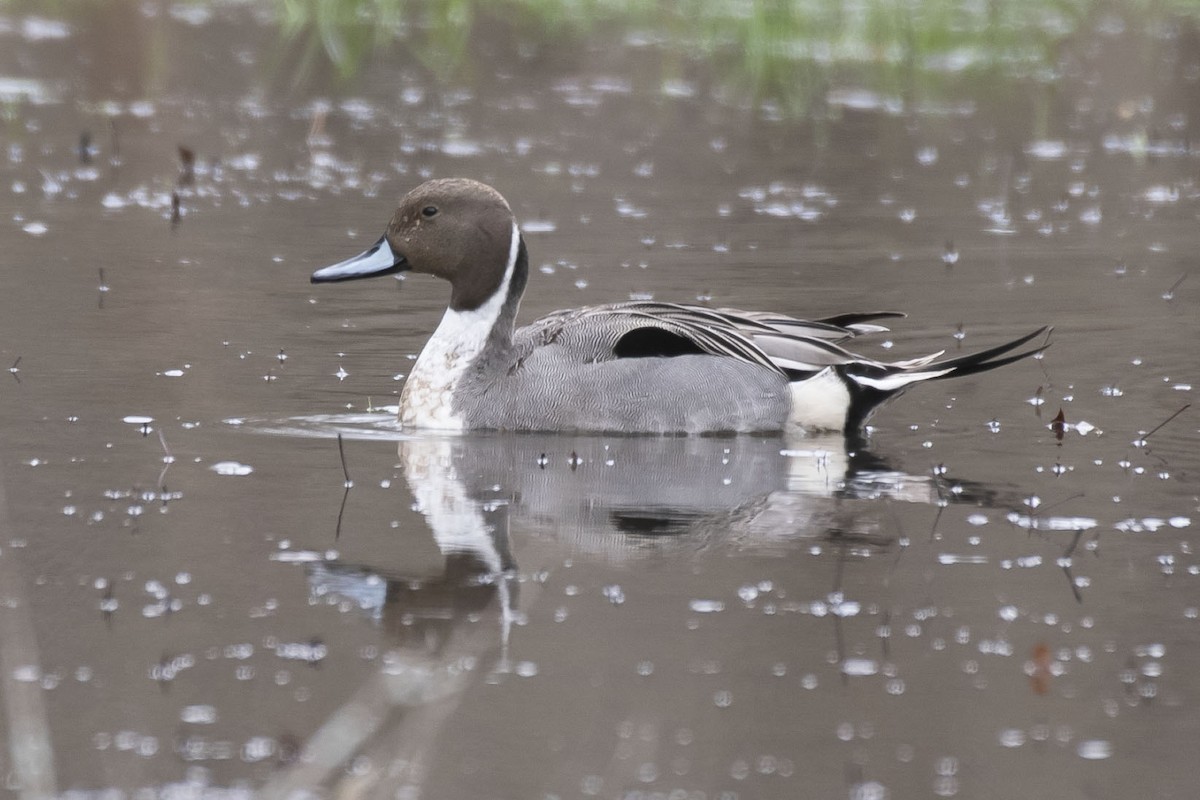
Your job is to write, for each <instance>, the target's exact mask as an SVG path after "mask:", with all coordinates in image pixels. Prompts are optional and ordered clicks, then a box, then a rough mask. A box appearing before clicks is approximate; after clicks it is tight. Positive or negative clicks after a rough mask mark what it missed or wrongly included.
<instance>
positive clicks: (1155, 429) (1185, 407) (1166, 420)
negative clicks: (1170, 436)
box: [1141, 403, 1192, 443]
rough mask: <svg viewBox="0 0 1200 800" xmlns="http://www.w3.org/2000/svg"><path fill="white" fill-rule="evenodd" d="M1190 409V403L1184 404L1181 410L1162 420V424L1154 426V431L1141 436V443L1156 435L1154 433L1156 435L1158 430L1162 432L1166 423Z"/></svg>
mask: <svg viewBox="0 0 1200 800" xmlns="http://www.w3.org/2000/svg"><path fill="white" fill-rule="evenodd" d="M1191 407H1192V404H1191V403H1185V404H1184V406H1183V408H1181V409H1179V410H1178V411H1176V412H1175V413H1174V414H1172V415H1171V416H1169V417H1167V418H1166V419H1164V420H1163V421H1162V422H1160V423H1158V424H1157V425H1155V426H1154V430H1152V431H1150V432H1149V433H1147V434H1146V435H1145V436H1143V437H1142V438H1141V441H1142V442H1143V443H1144V442H1145V441H1146V440H1147V439H1149V438H1150V437H1151V436H1153V435H1154V434H1156V433H1158V432H1159V431H1160V430H1162V429H1163V427H1164V426H1165V425H1166V424H1167V423H1168V422H1170V421H1171V420H1173V419H1175V418H1176V417H1178V416H1179V415H1180V414H1182V413H1183V412H1185V411H1187V410H1188V409H1189V408H1191Z"/></svg>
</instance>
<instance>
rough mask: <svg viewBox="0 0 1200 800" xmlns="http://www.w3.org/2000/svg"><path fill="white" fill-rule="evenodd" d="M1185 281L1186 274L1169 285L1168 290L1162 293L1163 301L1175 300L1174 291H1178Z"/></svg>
mask: <svg viewBox="0 0 1200 800" xmlns="http://www.w3.org/2000/svg"><path fill="white" fill-rule="evenodd" d="M1185 280H1187V273H1186V272H1185V273H1183V274H1182V275H1180V276H1179V280H1177V281H1175V282H1174V283H1172V284H1171V288H1170V289H1167V290H1166V291H1165V292H1163V300H1174V299H1175V290H1176V289H1178V288H1179V287H1180V286H1181V285H1182V284H1183V282H1184V281H1185Z"/></svg>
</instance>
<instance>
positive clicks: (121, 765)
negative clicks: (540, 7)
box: [0, 4, 1200, 798]
mask: <svg viewBox="0 0 1200 800" xmlns="http://www.w3.org/2000/svg"><path fill="white" fill-rule="evenodd" d="M0 10H2V12H3V13H2V14H0V97H3V99H4V103H5V126H4V129H3V132H2V133H0V141H2V142H3V145H4V149H3V151H2V153H0V212H3V213H0V226H3V227H2V228H0V230H3V233H2V234H0V235H2V239H0V241H3V243H4V254H3V257H2V258H0V359H3V364H2V366H4V367H5V368H6V370H8V374H6V375H3V376H0V377H3V379H4V380H3V383H4V385H3V388H0V409H2V416H0V443H2V444H3V451H2V460H0V466H2V468H3V471H2V473H0V474H2V479H3V490H4V491H3V493H2V494H0V499H2V500H3V501H4V502H3V504H2V505H0V565H2V570H0V583H2V592H0V594H2V595H3V597H4V598H5V601H4V609H3V615H2V616H3V619H4V625H5V626H6V627H5V629H4V636H3V639H2V644H0V648H2V655H3V671H4V674H3V675H2V676H0V677H2V679H3V689H4V697H5V703H6V720H7V724H8V727H7V729H6V734H5V738H6V741H7V742H8V744H9V745H10V746H9V748H8V750H7V755H5V756H4V757H3V765H4V770H5V773H6V774H7V775H8V776H9V778H8V781H9V785H10V786H11V787H12V788H13V790H14V791H20V790H21V789H22V788H23V789H24V790H25V791H26V792H28V796H36V793H37V790H38V789H41V790H44V791H45V792H48V793H68V792H70V793H71V795H70V796H72V797H75V796H79V797H105V798H108V797H134V796H138V797H141V796H156V795H158V794H162V795H164V796H167V795H170V796H177V795H175V794H174V793H175V792H182V791H186V792H189V793H195V794H197V795H200V796H214V797H216V796H224V795H225V794H226V792H229V793H232V794H237V795H251V794H261V795H263V796H287V795H288V793H289V792H292V791H294V790H305V791H312V792H315V793H316V794H317V795H318V796H334V795H337V794H340V793H342V792H350V791H357V792H361V793H363V794H364V796H372V797H373V796H379V797H384V796H386V797H397V796H399V797H418V796H420V797H431V798H439V797H455V798H476V797H478V798H513V797H531V798H533V797H537V798H570V797H593V796H594V797H613V798H618V797H619V798H634V797H672V798H675V797H680V798H760V797H828V796H849V797H855V798H867V797H871V798H876V797H893V798H901V797H924V796H930V795H931V794H932V795H934V796H939V797H953V796H960V797H978V796H996V797H1030V796H1033V797H1049V796H1055V797H1068V798H1071V797H1079V798H1085V797H1086V798H1124V797H1134V796H1136V797H1163V798H1167V797H1187V796H1190V795H1191V793H1192V792H1193V791H1194V790H1193V788H1192V787H1193V786H1194V778H1193V777H1192V774H1193V769H1192V761H1194V753H1195V749H1196V744H1197V742H1198V741H1200V730H1198V723H1197V717H1196V715H1195V713H1194V709H1195V708H1196V707H1197V704H1198V703H1200V681H1197V679H1196V677H1195V676H1196V674H1197V673H1198V668H1200V652H1198V651H1197V648H1196V645H1195V642H1196V639H1197V630H1198V629H1197V625H1200V622H1198V621H1197V618H1198V617H1200V590H1198V584H1197V581H1198V580H1200V577H1198V576H1200V562H1198V561H1197V557H1196V555H1195V552H1194V545H1193V544H1192V540H1193V537H1194V533H1193V532H1194V531H1195V529H1196V528H1195V522H1194V520H1195V518H1196V516H1197V513H1198V509H1200V499H1198V496H1197V489H1196V487H1197V480H1196V476H1197V472H1198V470H1200V457H1198V456H1197V453H1198V452H1200V428H1198V423H1197V420H1198V419H1200V418H1198V417H1197V416H1196V409H1194V408H1193V409H1190V410H1187V411H1184V412H1183V413H1182V414H1180V415H1179V416H1178V417H1176V418H1175V419H1174V420H1172V421H1171V422H1170V423H1168V424H1167V425H1166V426H1164V427H1162V428H1161V429H1160V430H1157V431H1155V432H1154V433H1153V434H1151V435H1150V436H1149V438H1148V439H1147V438H1146V437H1145V434H1146V433H1147V432H1149V431H1151V430H1152V429H1154V428H1155V427H1156V426H1158V425H1159V424H1160V423H1161V422H1163V421H1164V420H1167V419H1168V418H1170V417H1171V415H1172V414H1174V413H1175V412H1177V411H1178V410H1179V409H1180V408H1182V407H1184V406H1185V405H1186V404H1189V403H1192V402H1194V400H1193V398H1194V394H1195V390H1194V388H1193V386H1194V384H1195V382H1196V380H1197V371H1198V362H1197V356H1196V343H1197V341H1198V337H1200V315H1198V314H1197V313H1196V302H1197V301H1196V298H1197V291H1198V290H1200V275H1197V274H1196V272H1197V268H1196V261H1195V258H1194V244H1195V236H1196V219H1197V199H1198V197H1200V193H1198V190H1197V186H1196V172H1197V160H1196V155H1195V151H1194V149H1193V147H1194V145H1193V144H1192V143H1193V142H1194V141H1195V140H1196V137H1195V135H1194V134H1195V125H1196V124H1197V115H1196V105H1195V100H1194V98H1195V96H1196V95H1195V91H1196V88H1195V87H1196V80H1197V77H1196V67H1195V65H1196V64H1197V63H1198V60H1200V51H1197V49H1196V41H1197V38H1196V36H1195V27H1194V23H1193V22H1191V21H1189V20H1188V19H1187V18H1184V17H1180V18H1176V17H1171V16H1167V17H1164V18H1162V19H1154V20H1151V21H1149V22H1146V21H1139V20H1138V19H1134V18H1127V19H1121V18H1118V17H1112V16H1104V15H1103V14H1093V15H1084V17H1083V18H1082V19H1081V20H1079V21H1077V22H1076V23H1074V27H1070V28H1069V29H1068V30H1061V29H1059V28H1047V30H1048V31H1051V32H1052V33H1053V36H1050V34H1047V35H1048V37H1050V38H1053V45H1052V46H1051V45H1047V46H1046V47H1045V48H1044V49H1038V48H1033V50H1035V51H1036V52H1025V51H1022V52H1023V53H1024V55H1023V56H1022V57H1021V58H1019V59H1018V58H1015V57H1011V51H1009V50H1005V51H1003V52H1005V53H1009V54H1010V56H1006V57H1004V58H1000V57H998V56H997V55H996V54H995V53H993V54H992V57H987V56H988V51H986V50H979V49H977V48H978V42H977V41H976V40H975V39H973V38H972V39H970V40H965V41H964V42H963V43H962V46H961V47H959V48H957V49H955V48H954V47H951V48H950V49H949V51H947V50H936V49H931V50H929V52H925V51H923V50H919V51H915V52H914V51H908V57H899V58H892V57H891V56H890V55H888V54H890V53H893V51H892V50H886V49H885V50H884V51H882V53H883V54H882V55H881V56H880V58H878V59H877V60H876V61H872V59H854V58H850V57H847V56H846V55H845V52H843V51H839V52H840V53H841V54H840V55H837V56H836V57H834V58H833V59H832V61H831V60H829V59H826V58H823V57H817V58H814V59H810V58H806V57H805V56H804V52H803V48H800V52H793V51H788V52H793V55H792V56H791V58H790V60H788V59H784V60H783V61H782V62H779V61H771V62H770V63H771V64H773V65H774V66H773V67H772V69H776V70H782V71H781V72H779V73H778V75H779V76H780V78H779V80H774V79H770V75H767V76H766V77H765V78H762V82H760V83H757V84H756V83H755V82H754V75H756V74H757V75H760V77H761V76H762V75H764V74H765V73H763V72H762V71H761V70H759V72H755V71H754V70H753V69H750V70H749V72H741V71H739V69H742V67H738V66H737V64H739V63H741V64H743V67H745V68H747V69H748V67H746V65H749V67H752V66H753V62H752V61H744V62H742V61H739V59H738V58H736V57H734V56H735V54H736V52H738V50H737V48H739V47H741V48H743V49H746V50H747V52H749V49H748V44H745V43H739V42H736V41H735V42H733V43H728V44H726V45H723V46H722V45H720V43H719V42H718V44H717V45H716V48H717V49H716V50H714V51H712V53H710V54H708V55H698V54H700V53H703V52H705V51H701V50H699V49H697V50H695V51H694V52H693V53H692V54H691V55H689V53H688V48H687V47H686V46H682V47H681V46H680V45H678V43H676V42H674V40H673V39H672V33H671V31H670V30H669V29H659V28H656V27H655V26H656V25H658V24H659V23H658V22H656V21H654V20H650V21H646V20H641V21H637V20H635V21H634V22H632V23H621V22H620V21H613V20H611V19H610V20H606V21H604V22H603V23H602V24H597V25H595V26H594V27H593V28H591V29H589V30H587V31H586V33H580V32H579V31H578V30H575V29H573V28H570V27H569V26H568V27H567V28H563V29H555V28H553V26H548V27H547V28H546V29H542V28H540V27H538V26H532V25H526V24H523V23H522V22H520V20H518V19H513V20H509V21H508V22H505V21H503V20H501V21H497V20H496V19H495V18H493V17H489V16H486V15H485V14H484V13H483V12H479V13H478V14H477V16H476V17H474V18H473V20H474V21H473V23H472V24H471V25H470V26H469V27H468V28H463V30H469V31H470V34H469V35H468V36H467V37H466V38H465V40H464V41H463V42H462V43H461V45H462V46H461V48H460V49H459V50H454V49H453V48H452V47H451V46H450V44H452V43H448V42H446V41H444V40H439V39H437V35H442V34H445V32H446V31H447V30H454V28H453V26H450V27H449V28H443V27H438V26H437V25H435V24H434V23H432V22H430V21H429V20H428V19H426V20H425V22H423V23H422V22H420V21H419V20H417V21H413V22H412V23H411V28H410V29H409V30H408V32H407V33H406V34H405V35H403V36H402V37H401V38H399V39H397V40H395V42H394V43H393V42H392V40H391V39H388V40H387V42H388V44H387V45H386V46H383V47H381V48H379V49H376V50H370V49H369V48H363V49H361V51H360V50H354V51H353V53H352V54H351V55H352V56H353V57H351V58H350V59H349V62H348V63H347V64H344V65H343V75H344V76H343V77H341V78H339V77H337V72H336V70H335V69H334V68H333V67H332V66H330V65H328V64H325V63H324V62H323V61H322V60H321V58H319V57H318V58H315V60H314V61H312V62H311V63H309V62H306V61H304V59H303V58H301V57H299V56H297V50H296V49H295V48H297V47H300V48H301V49H300V51H299V52H301V53H303V52H304V51H303V46H305V43H306V42H308V40H307V39H305V38H304V35H299V38H298V39H296V40H293V44H292V45H288V44H287V42H286V40H285V39H283V38H282V36H281V33H280V31H281V27H280V26H281V18H280V17H278V16H277V15H276V13H275V11H274V10H273V7H271V6H266V5H253V6H241V5H232V6H227V5H219V6H214V7H206V6H198V7H193V6H172V5H136V4H121V5H118V6H113V7H111V8H110V7H108V6H106V7H105V11H104V12H103V13H102V12H100V11H98V10H94V11H90V12H80V13H79V14H78V15H76V16H72V17H67V18H63V19H57V18H54V19H51V18H48V17H43V16H38V15H31V14H30V13H29V12H27V11H25V10H23V8H22V9H20V10H18V9H17V8H15V7H3V9H0ZM522 13H525V12H522ZM520 19H525V18H524V17H521V18H520ZM355 30H357V29H355ZM547 31H550V32H549V33H547ZM439 32H440V33H439ZM347 36H350V34H347ZM1054 37H1057V38H1054ZM351 38H352V37H351ZM348 41H349V40H348ZM839 41H843V42H844V41H845V40H844V39H843V40H839ZM297 43H298V44H297ZM820 44H821V42H820V41H819V40H818V41H817V42H816V45H820ZM921 46H922V47H925V46H926V45H921ZM722 48H723V49H722ZM835 49H836V48H835ZM776 50H778V48H777V49H776ZM785 50H786V48H785ZM817 50H818V51H819V52H824V51H823V50H821V48H820V47H817ZM773 52H774V51H773ZM903 52H904V51H901V53H902V55H903ZM947 52H950V53H952V54H957V55H955V57H954V58H951V57H949V56H947V55H946V53H947ZM431 53H434V54H436V53H441V54H442V57H441V59H440V60H439V59H432V60H431V56H430V54H431ZM455 53H457V55H455ZM450 56H453V57H450ZM305 64H308V66H304V65H305ZM781 64H782V66H780V65H781ZM770 74H771V75H775V74H776V73H774V72H772V73H770ZM773 80H774V82H773ZM85 132H86V135H87V141H86V142H84V149H85V150H86V151H87V158H82V157H81V153H80V149H81V136H82V135H83V134H84V133H85ZM181 146H182V147H185V148H187V149H188V150H190V151H192V152H193V153H194V155H195V162H194V166H193V168H192V175H191V176H190V177H189V176H188V175H187V171H186V170H185V168H184V167H183V165H182V163H181V160H180V155H179V152H178V148H179V147H181ZM451 175H460V176H467V177H473V178H476V179H480V180H484V181H487V182H489V183H492V184H493V185H495V186H496V187H497V188H498V189H500V191H502V192H503V193H504V194H505V195H506V196H507V197H508V198H509V200H510V201H511V203H512V204H513V207H514V210H515V211H516V214H517V216H518V218H519V220H520V221H521V223H522V224H523V226H524V229H525V231H526V237H527V242H528V246H529V250H530V255H531V264H532V266H533V267H534V270H533V275H532V276H531V282H530V289H529V291H528V294H527V297H526V300H525V303H524V306H523V310H522V318H523V319H526V320H529V319H532V318H534V317H535V316H537V315H539V314H541V313H544V312H547V311H550V310H553V309H557V308H562V307H566V306H571V305H577V304H586V303H594V302H606V301H612V300H620V299H625V298H629V297H646V296H652V297H654V298H656V299H662V300H682V301H689V302H692V301H697V300H699V301H701V302H711V303H712V304H713V305H718V306H734V307H743V308H770V309H777V310H780V311H784V312H788V313H793V314H798V315H803V316H814V317H815V316H822V315H830V314H835V313H840V312H846V311H852V310H888V309H896V310H902V311H906V312H908V313H909V314H910V317H909V318H908V319H906V320H900V321H898V322H897V323H896V324H895V325H894V330H893V331H892V332H891V333H890V334H886V335H879V336H875V337H872V338H871V339H869V340H865V341H864V344H863V348H864V352H866V353H867V354H868V355H871V356H877V357H881V358H884V357H896V358H900V357H906V356H916V355H920V354H924V353H927V352H931V351H934V350H941V349H945V350H947V351H950V352H957V351H958V350H959V349H960V348H962V349H963V350H966V349H970V348H976V347H984V346H988V345H991V344H995V343H998V342H1000V341H1003V340H1004V339H1006V338H1010V337H1012V336H1015V335H1017V334H1020V333H1023V332H1025V331H1028V330H1032V329H1034V328H1036V327H1039V326H1041V325H1043V324H1053V325H1054V326H1055V333H1054V335H1053V345H1052V346H1051V347H1050V348H1049V350H1047V351H1046V354H1045V357H1044V358H1042V359H1040V360H1029V361H1025V362H1022V363H1021V364H1018V365H1015V366H1012V367H1008V368H1005V369H1003V370H1000V371H998V372H995V373H989V374H986V375H982V376H978V377H974V378H970V379H964V380H961V381H957V382H953V383H946V384H940V385H934V386H926V387H921V388H920V389H919V390H917V391H914V392H913V393H911V394H910V395H907V396H905V397H903V398H901V399H900V400H898V401H896V402H895V403H893V404H892V405H891V406H889V407H888V408H886V409H884V410H883V411H882V412H881V413H880V414H879V415H878V416H877V417H876V418H875V419H874V420H873V429H872V430H871V431H870V436H869V439H868V442H867V445H866V447H865V448H858V447H853V448H851V449H850V450H849V451H847V449H846V447H845V446H844V444H843V443H842V442H841V440H839V439H836V438H835V439H832V440H831V439H827V438H824V437H818V438H814V439H809V440H801V441H784V440H781V439H778V438H774V437H741V438H732V439H722V438H670V439H642V438H611V437H575V436H562V437H553V436H551V437H547V436H519V435H498V434H486V435H473V436H464V437H457V438H445V437H439V436H413V435H411V434H407V433H404V432H401V431H398V430H397V429H396V428H395V426H394V424H392V422H391V417H390V415H389V413H388V412H387V410H386V407H387V406H388V405H389V404H394V403H395V402H396V397H397V395H398V393H399V390H400V388H401V386H402V385H403V378H404V375H405V373H406V372H407V371H408V369H409V368H410V366H411V364H412V359H413V358H414V357H415V355H416V354H417V353H418V352H419V350H420V348H421V346H422V344H423V342H424V340H425V338H426V337H427V336H428V333H429V332H430V331H431V330H432V328H433V327H434V326H435V325H436V322H437V320H438V319H439V316H440V313H441V309H442V308H443V307H444V304H445V301H446V296H447V292H446V287H445V286H444V285H443V284H440V283H438V282H437V281H436V280H434V279H432V278H429V277H427V276H414V277H410V278H409V279H407V280H405V281H402V282H398V281H394V280H392V279H383V280H377V281H373V282H362V283H357V284H349V285H341V286H332V287H331V286H322V287H313V286H310V285H309V283H308V275H309V274H310V273H311V271H312V270H313V269H315V268H317V267H320V266H323V265H325V264H327V263H331V262H333V261H336V260H340V259H342V258H344V257H346V256H348V255H351V254H353V253H355V252H358V251H359V250H361V249H362V248H363V247H365V246H366V245H368V244H369V243H370V242H372V241H374V240H375V238H377V237H378V235H379V233H380V232H381V230H382V228H383V226H384V224H385V223H386V221H387V219H388V218H389V216H390V213H391V210H392V207H393V206H394V204H395V202H396V200H397V199H398V197H399V196H400V195H402V194H403V193H404V192H405V191H407V190H408V189H409V188H411V187H412V186H414V185H415V184H417V183H418V182H420V181H421V180H424V179H426V178H428V177H434V176H451ZM173 193H175V194H177V195H178V196H179V213H178V214H177V215H176V219H175V220H174V221H172V216H173V214H172V194H173ZM10 366H11V367H12V369H8V368H9V367H10ZM381 409H382V410H381ZM1060 409H1061V410H1062V414H1063V419H1064V422H1065V424H1064V426H1062V427H1060V428H1059V429H1058V430H1057V431H1056V430H1055V428H1054V427H1053V426H1052V424H1051V423H1052V420H1053V419H1054V417H1055V416H1056V415H1057V414H1058V412H1059V410H1060ZM137 417H149V418H151V421H149V422H144V421H139V420H137V419H136V418H137ZM127 418H132V421H126V420H127ZM339 432H340V433H342V434H344V436H345V441H344V458H345V469H346V470H347V472H348V474H349V476H350V478H351V480H352V487H351V488H350V489H349V491H348V492H347V491H346V487H345V483H346V478H345V474H344V472H343V461H342V457H341V456H340V455H339V450H338V445H337V442H336V440H335V438H334V437H335V435H336V434H337V433H339ZM22 743H26V744H27V745H29V746H30V747H32V748H33V749H32V750H31V749H29V748H26V749H24V750H22V749H21V747H19V746H18V745H20V744H22ZM38 745H44V749H43V750H40V751H39V750H38V749H37V746H38ZM39 753H40V755H39ZM143 791H144V792H145V794H142V793H141V792H143Z"/></svg>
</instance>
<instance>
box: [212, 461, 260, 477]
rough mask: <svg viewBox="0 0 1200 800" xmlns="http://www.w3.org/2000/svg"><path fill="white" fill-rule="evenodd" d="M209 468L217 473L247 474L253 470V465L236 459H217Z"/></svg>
mask: <svg viewBox="0 0 1200 800" xmlns="http://www.w3.org/2000/svg"><path fill="white" fill-rule="evenodd" d="M209 469H211V470H212V471H213V472H215V473H217V474H218V475H234V476H242V475H249V474H250V473H252V472H254V467H252V466H250V465H249V464H242V463H240V462H238V461H218V462H217V463H215V464H213V465H212V466H211V467H209Z"/></svg>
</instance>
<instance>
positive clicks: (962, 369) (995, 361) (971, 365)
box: [928, 325, 1054, 380]
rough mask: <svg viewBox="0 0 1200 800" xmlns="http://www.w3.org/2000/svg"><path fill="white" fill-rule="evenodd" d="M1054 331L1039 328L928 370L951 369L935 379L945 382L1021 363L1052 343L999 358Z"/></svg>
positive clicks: (937, 364) (1045, 327)
mask: <svg viewBox="0 0 1200 800" xmlns="http://www.w3.org/2000/svg"><path fill="white" fill-rule="evenodd" d="M1053 330H1054V329H1053V328H1052V327H1050V326H1049V325H1046V326H1044V327H1041V328H1038V329H1037V330H1036V331H1034V332H1033V333H1027V334H1025V335H1024V336H1022V337H1020V338H1018V339H1013V340H1012V341H1011V342H1006V343H1005V344H1001V345H997V346H995V347H990V348H988V349H987V350H980V351H979V352H978V353H970V354H968V355H965V356H959V357H958V358H951V359H949V360H947V361H935V362H934V363H932V364H930V365H929V366H928V369H947V368H949V369H950V372H947V373H946V374H945V375H939V376H938V377H937V378H934V379H933V380H944V379H945V378H961V377H963V376H964V375H974V374H976V373H978V372H986V371H988V370H989V369H995V368H996V367H1003V366H1004V365H1005V364H1011V363H1013V362H1014V361H1020V360H1021V359H1022V358H1028V357H1029V356H1031V355H1034V354H1035V353H1039V352H1041V351H1042V350H1045V349H1046V348H1047V347H1049V346H1050V342H1049V341H1047V342H1046V343H1045V344H1042V345H1041V346H1039V347H1035V348H1034V349H1032V350H1024V351H1022V352H1020V353H1015V354H1013V355H1011V356H1007V357H1006V358H998V357H997V356H1002V355H1004V354H1005V353H1009V352H1011V351H1013V350H1016V349H1017V348H1018V347H1020V346H1021V345H1023V344H1027V343H1029V342H1031V341H1032V340H1034V339H1036V338H1037V337H1039V336H1041V335H1042V334H1046V335H1047V336H1049V334H1050V333H1051V332H1052V331H1053Z"/></svg>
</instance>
